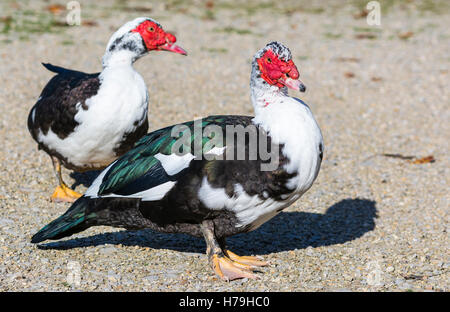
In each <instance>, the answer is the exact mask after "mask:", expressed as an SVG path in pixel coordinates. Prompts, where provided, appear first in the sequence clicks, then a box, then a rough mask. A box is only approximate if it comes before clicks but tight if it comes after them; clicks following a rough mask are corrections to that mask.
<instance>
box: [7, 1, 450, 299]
mask: <svg viewBox="0 0 450 312" xmlns="http://www.w3.org/2000/svg"><path fill="white" fill-rule="evenodd" d="M80 2H81V13H82V17H83V24H82V25H81V26H71V27H68V26H64V24H63V23H60V22H54V21H55V20H56V21H64V19H65V15H66V14H67V11H65V10H64V6H65V2H64V1H59V3H60V4H63V5H64V6H63V7H62V8H61V7H58V6H53V7H50V8H49V5H51V4H52V1H51V2H48V1H30V2H26V1H20V2H14V1H2V2H1V4H0V75H1V77H2V80H1V85H0V140H1V142H2V149H1V150H0V161H1V170H2V171H1V172H2V174H1V175H0V207H1V210H0V229H1V230H0V242H1V246H0V273H1V274H0V290H2V291H38V290H39V291H41V290H45V291H47V290H49V291H50V290H51V291H74V290H82V291H109V290H113V291H347V290H351V291H409V290H412V291H429V290H431V291H448V290H449V286H450V283H449V262H450V261H449V239H448V221H449V209H448V199H449V195H448V189H449V176H450V175H449V173H450V172H449V155H448V142H449V141H450V135H449V134H450V129H449V125H450V114H449V113H450V110H449V103H450V101H449V96H450V92H449V88H448V80H449V70H450V68H449V67H450V66H449V65H450V62H449V61H450V36H449V32H448V26H449V24H450V23H449V22H450V19H449V17H450V16H449V10H448V6H446V5H444V4H445V1H442V2H439V3H435V2H433V1H423V2H421V1H408V2H407V3H403V2H401V1H388V2H386V3H385V2H383V1H381V5H382V16H381V26H379V27H375V26H368V25H367V23H366V19H365V18H364V17H362V18H361V16H363V15H364V14H362V13H361V11H360V9H358V5H361V3H362V4H363V5H364V2H363V1H353V2H351V3H350V2H349V3H346V4H343V3H342V2H338V1H336V2H332V1H330V2H329V3H328V4H327V2H324V1H321V2H313V3H314V4H313V5H310V4H308V3H309V2H307V1H303V2H304V3H302V1H292V3H290V2H283V6H282V7H281V4H273V3H272V2H265V3H257V2H254V1H246V2H245V5H244V4H242V5H233V4H232V3H231V2H225V1H207V2H206V4H205V3H204V2H202V1H196V2H194V3H190V2H182V3H180V2H179V1H171V2H167V3H166V4H162V3H155V2H154V1H152V3H153V4H150V3H147V2H145V3H143V2H140V3H138V2H136V3H133V2H131V3H130V2H126V3H125V2H124V1H115V2H114V1H111V2H107V1H95V5H94V4H92V2H90V1H89V2H88V1H80ZM243 3H244V2H243ZM392 3H394V4H392ZM447 4H448V3H447ZM52 12H53V13H52ZM359 13H361V14H359ZM143 15H144V16H150V17H153V18H155V19H157V20H158V21H159V22H161V23H162V24H163V26H164V27H165V29H166V30H171V31H174V32H175V33H176V35H177V37H178V43H179V44H180V45H181V46H182V47H183V48H185V49H186V50H187V51H188V52H189V56H188V57H181V56H179V55H174V54H169V53H162V52H161V53H152V54H150V55H149V56H146V57H145V58H143V59H141V60H140V61H138V62H137V64H136V68H137V69H138V71H139V72H140V73H141V74H142V76H143V77H144V79H145V81H146V83H147V85H148V88H149V92H150V109H149V112H150V113H149V114H150V115H149V118H150V121H151V129H153V130H154V129H158V128H160V127H163V126H166V125H170V124H174V123H176V122H181V121H185V120H190V119H192V118H194V117H198V116H207V115H209V114H252V106H251V104H250V100H249V86H248V85H249V81H248V80H249V75H250V60H251V58H252V56H253V54H254V53H255V52H256V51H257V50H258V49H260V48H261V47H263V46H264V45H265V44H266V43H267V42H269V41H271V40H279V41H281V42H283V43H285V44H286V45H287V46H288V47H289V48H290V49H291V51H292V52H293V55H294V61H295V62H296V64H297V66H298V67H299V69H300V72H301V76H302V80H303V81H304V82H305V84H306V85H307V87H308V91H307V92H306V94H300V93H291V94H292V95H294V96H297V97H302V99H303V100H305V101H306V102H307V103H309V105H310V107H311V109H312V111H313V113H314V115H315V117H316V119H317V121H318V122H319V125H320V126H321V128H322V131H323V135H324V140H325V146H326V150H325V158H324V162H323V165H322V169H321V172H320V174H319V177H318V179H317V181H316V182H315V184H314V186H313V187H312V188H311V190H310V191H309V192H308V193H307V194H305V195H304V196H303V198H302V199H301V200H300V201H298V202H297V203H296V204H294V205H293V206H291V207H289V208H288V209H286V210H285V212H283V213H281V214H280V215H278V216H277V217H275V218H274V219H272V220H271V221H269V222H267V223H266V224H264V225H263V226H262V227H261V228H260V229H258V230H257V231H254V232H252V233H248V234H241V235H237V236H234V237H232V238H230V239H229V244H230V247H231V249H232V250H233V251H235V252H236V253H238V254H246V255H250V254H256V255H260V256H263V257H264V258H265V259H267V260H269V261H270V262H271V263H272V265H271V266H270V267H266V268H263V269H262V270H261V273H260V274H258V275H259V276H260V277H261V278H260V279H259V280H238V281H233V282H230V283H226V282H222V281H220V280H219V279H218V278H216V277H215V276H214V274H213V273H212V271H211V269H210V268H209V266H208V265H207V259H206V256H205V254H204V250H205V243H204V242H203V240H201V239H197V238H192V237H189V236H185V235H168V234H161V233H156V232H152V231H147V230H145V231H135V232H126V231H123V230H121V229H114V228H110V227H96V228H90V229H88V230H86V231H84V232H82V233H80V234H78V235H76V236H73V237H70V238H67V239H65V240H62V241H58V242H51V243H46V244H43V245H40V247H37V246H35V245H32V244H31V243H30V237H31V235H32V234H34V233H35V232H36V231H37V230H38V229H40V228H41V227H42V226H43V225H45V224H47V223H48V222H49V221H50V220H52V219H54V218H55V217H57V216H59V215H60V214H62V213H63V212H65V211H66V209H67V208H68V205H67V204H64V203H51V202H50V201H49V196H50V194H51V192H52V191H53V189H54V187H55V178H54V175H53V172H52V167H51V162H50V158H49V157H48V156H47V155H46V154H45V153H44V152H39V151H37V148H36V144H35V143H34V141H33V140H32V138H31V136H30V135H29V133H28V130H27V127H26V121H27V115H28V112H29V110H30V108H31V107H32V105H33V104H34V103H35V101H36V99H37V98H38V96H39V93H40V91H41V90H42V88H43V87H44V85H45V84H46V82H47V81H48V80H49V79H50V77H51V76H52V74H51V73H50V72H48V71H46V70H45V69H44V68H43V67H42V66H41V65H40V62H51V63H53V64H56V65H61V66H64V67H69V68H73V69H77V70H82V71H87V72H95V71H99V70H100V69H101V63H100V59H101V56H102V54H103V52H104V48H105V45H106V43H107V41H108V39H109V36H110V35H111V34H112V32H113V31H114V30H115V29H117V28H118V27H119V26H121V25H122V24H123V23H124V22H126V21H127V20H130V19H133V18H135V17H137V16H143ZM358 15H360V16H358ZM383 154H401V155H404V156H415V157H417V158H421V157H425V156H429V155H432V156H433V157H434V159H435V161H434V162H426V161H425V163H423V164H415V163H413V162H412V161H411V160H406V159H402V158H399V157H387V156H383ZM397 156H398V155H397ZM64 172H65V179H66V180H67V181H68V182H70V184H74V185H76V189H77V190H79V191H84V190H85V189H86V185H83V183H84V184H88V181H89V180H90V179H91V178H92V176H93V175H80V174H74V173H71V172H70V171H68V170H65V171H64Z"/></svg>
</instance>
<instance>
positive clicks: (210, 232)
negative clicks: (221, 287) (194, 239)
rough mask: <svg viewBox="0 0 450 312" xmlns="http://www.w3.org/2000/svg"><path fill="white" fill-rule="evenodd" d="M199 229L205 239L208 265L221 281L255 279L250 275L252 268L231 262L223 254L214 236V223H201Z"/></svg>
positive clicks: (208, 221)
mask: <svg viewBox="0 0 450 312" xmlns="http://www.w3.org/2000/svg"><path fill="white" fill-rule="evenodd" d="M200 228H201V230H202V233H203V236H204V237H205V241H206V254H207V255H208V260H209V264H210V265H211V267H212V269H213V270H214V272H215V273H216V274H217V275H219V277H220V278H221V279H223V280H226V281H230V280H234V279H239V278H252V279H255V278H257V276H256V275H255V274H253V273H252V270H253V269H254V267H253V266H251V265H247V264H244V263H240V262H238V261H234V260H231V259H230V258H228V257H227V256H226V255H225V254H224V252H223V251H222V248H221V247H220V245H219V242H218V241H217V238H216V236H215V234H214V223H213V222H212V221H211V220H206V221H203V222H202V223H201V224H200Z"/></svg>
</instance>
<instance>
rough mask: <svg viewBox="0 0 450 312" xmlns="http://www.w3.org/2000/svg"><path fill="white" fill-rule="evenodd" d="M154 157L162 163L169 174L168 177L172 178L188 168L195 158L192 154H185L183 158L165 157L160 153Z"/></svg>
mask: <svg viewBox="0 0 450 312" xmlns="http://www.w3.org/2000/svg"><path fill="white" fill-rule="evenodd" d="M154 157H155V158H156V159H158V160H159V161H160V162H161V165H162V166H163V168H164V170H165V171H166V172H167V174H168V175H171V176H173V175H175V174H177V173H179V172H180V171H181V170H183V169H185V168H187V167H188V166H189V164H190V163H191V161H192V159H194V158H195V156H194V155H192V154H190V153H189V154H184V155H182V156H180V155H177V154H170V155H164V154H161V153H158V154H156V155H155V156H154Z"/></svg>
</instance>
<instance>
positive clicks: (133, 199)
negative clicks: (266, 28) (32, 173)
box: [32, 42, 323, 280]
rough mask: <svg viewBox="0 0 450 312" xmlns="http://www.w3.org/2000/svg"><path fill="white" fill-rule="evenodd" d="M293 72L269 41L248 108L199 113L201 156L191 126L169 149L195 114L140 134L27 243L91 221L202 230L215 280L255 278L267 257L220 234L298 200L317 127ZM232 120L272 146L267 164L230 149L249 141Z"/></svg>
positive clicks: (317, 143)
mask: <svg viewBox="0 0 450 312" xmlns="http://www.w3.org/2000/svg"><path fill="white" fill-rule="evenodd" d="M298 78H299V73H298V70H297V68H296V66H295V64H294V63H293V61H292V56H291V52H290V51H289V49H288V48H287V47H285V46H284V45H282V44H281V43H278V42H271V43H269V44H268V45H266V46H265V47H264V48H263V49H261V50H260V51H259V52H258V53H256V55H255V57H254V59H253V63H252V74H251V83H250V86H251V94H252V103H253V106H254V108H255V115H254V116H236V115H218V116H217V115H216V116H209V117H206V118H203V119H202V120H201V122H200V125H201V127H202V128H203V129H202V131H201V132H200V133H202V134H204V135H203V137H202V138H201V140H200V142H202V143H203V144H202V145H201V146H202V152H203V155H201V156H202V157H197V155H193V154H195V153H194V152H193V151H192V150H193V149H190V147H191V146H194V144H195V141H196V140H197V139H196V138H197V135H188V136H187V137H185V136H184V135H183V136H182V140H183V141H184V144H187V146H188V147H189V148H188V151H185V153H184V154H182V155H180V153H179V149H178V148H173V147H174V146H176V145H177V141H178V139H179V137H176V136H173V134H174V133H179V132H180V129H183V130H182V131H183V133H186V132H188V131H189V132H190V133H191V134H192V133H195V131H197V130H196V129H195V124H196V123H195V122H194V121H188V122H184V123H183V124H178V125H173V126H169V127H166V128H163V129H159V130H156V131H154V132H151V133H149V134H147V135H146V136H144V137H143V138H142V139H141V140H139V142H138V143H137V144H136V145H135V147H134V148H133V149H132V150H130V151H128V152H127V153H125V154H124V155H123V156H122V157H120V158H119V159H118V160H116V161H115V162H113V163H111V165H110V166H108V167H107V168H106V169H105V170H103V171H102V172H101V173H100V175H99V176H98V177H97V179H96V180H95V181H94V182H93V183H92V185H91V186H90V187H89V189H88V190H87V191H86V193H85V194H84V195H83V196H82V197H81V198H80V199H78V200H77V201H76V202H75V203H74V204H73V205H72V207H71V208H70V209H69V210H67V212H66V213H65V214H64V215H62V216H61V217H59V218H57V219H56V220H54V221H52V222H51V223H50V224H48V225H47V226H45V227H44V228H42V229H41V230H40V231H39V232H38V233H36V234H35V235H34V236H33V238H32V242H33V243H39V242H42V241H44V240H46V239H60V238H62V237H65V236H70V235H72V234H75V233H78V232H80V231H83V230H85V229H87V228H89V227H91V226H97V225H110V226H116V227H123V228H126V229H140V228H151V229H153V230H156V231H161V232H166V233H185V234H189V235H193V236H198V237H203V238H204V239H205V241H206V253H207V255H208V260H209V264H210V265H211V267H212V269H213V270H214V272H215V273H216V274H217V275H218V276H219V277H220V278H221V279H223V280H232V279H238V278H257V277H258V275H257V274H255V272H254V271H256V270H257V267H259V266H265V265H268V264H269V263H268V262H266V261H263V260H262V259H261V258H260V257H256V256H238V255H236V254H235V253H233V252H231V251H230V250H229V249H228V247H227V245H226V238H227V237H229V236H232V235H235V234H239V233H245V232H249V231H253V230H255V229H257V228H258V227H259V226H261V225H262V224H263V223H264V222H266V221H268V220H270V219H271V218H273V217H274V216H276V215H277V214H278V213H280V212H281V211H282V210H283V209H285V208H287V207H289V206H290V205H292V204H293V203H294V202H296V201H297V200H298V199H299V198H300V197H301V196H302V195H303V194H304V193H305V192H306V191H307V190H308V189H309V188H310V187H311V186H312V184H313V182H314V180H315V179H316V177H317V175H318V173H319V168H320V164H321V161H322V153H323V142H322V134H321V132H320V128H319V126H318V125H317V123H316V121H315V119H314V117H313V115H312V113H311V110H310V109H309V107H308V106H307V105H306V104H305V103H303V102H302V101H301V100H299V99H295V98H293V97H290V96H289V95H288V94H287V88H291V89H295V90H299V91H304V89H305V88H304V86H303V83H301V82H300V80H298ZM180 126H181V127H182V128H180ZM207 127H208V128H209V129H211V128H210V127H213V128H214V129H215V130H214V131H223V132H222V133H221V134H222V135H221V136H220V137H221V138H223V139H224V141H223V142H220V141H216V140H215V139H216V133H215V135H214V136H210V135H207V134H206V132H205V131H204V130H205V129H206V128H207ZM238 127H240V128H242V129H244V128H247V129H249V130H252V129H254V130H256V133H258V134H257V136H259V137H258V138H256V137H254V139H255V141H257V142H261V141H262V140H267V141H266V142H267V143H268V144H269V143H270V144H271V151H276V154H272V153H271V156H273V158H274V159H273V160H278V161H277V162H275V163H274V166H273V167H272V168H271V169H268V168H267V167H264V166H263V165H264V164H267V158H265V157H264V155H261V154H260V153H257V154H256V155H257V157H256V159H255V158H251V157H244V159H237V160H236V159H234V158H233V156H234V155H236V154H237V153H238V152H240V151H241V150H239V149H240V148H243V149H245V150H250V149H254V148H256V145H254V144H253V143H256V142H255V141H252V139H251V138H250V136H248V137H249V139H248V140H247V139H245V140H244V143H242V144H239V143H237V142H238V141H239V140H234V134H235V133H233V135H231V136H228V135H227V131H228V129H230V128H231V129H235V128H238ZM177 129H178V130H177ZM259 130H262V131H259ZM208 133H209V132H208ZM247 134H248V133H247ZM261 136H262V137H261ZM213 137H214V138H213ZM218 137H219V136H218ZM229 138H233V139H232V140H231V142H230V141H229ZM184 139H187V140H188V141H187V142H186V141H185V140H184ZM212 141H214V143H213V144H211V143H212ZM266 146H267V145H266ZM191 151H192V152H191ZM207 154H209V155H211V154H214V155H216V156H217V158H214V157H213V158H211V157H206V155H207ZM203 156H205V157H203ZM246 156H247V155H246ZM273 235H274V237H273V239H274V241H276V240H277V237H276V233H273ZM277 243H278V242H277ZM252 248H253V247H252V246H248V247H247V249H252Z"/></svg>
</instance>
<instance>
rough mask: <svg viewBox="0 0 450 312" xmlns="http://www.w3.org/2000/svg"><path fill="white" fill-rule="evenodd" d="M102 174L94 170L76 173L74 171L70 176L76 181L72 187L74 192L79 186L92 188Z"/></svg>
mask: <svg viewBox="0 0 450 312" xmlns="http://www.w3.org/2000/svg"><path fill="white" fill-rule="evenodd" d="M100 172H102V171H101V170H92V171H86V172H76V171H72V172H71V173H70V174H69V176H70V177H71V178H72V179H74V180H75V181H74V183H73V184H72V185H71V188H72V190H74V189H75V188H76V187H77V186H79V185H84V186H86V187H89V186H91V184H92V182H94V180H95V178H96V177H98V175H99V174H100Z"/></svg>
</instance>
